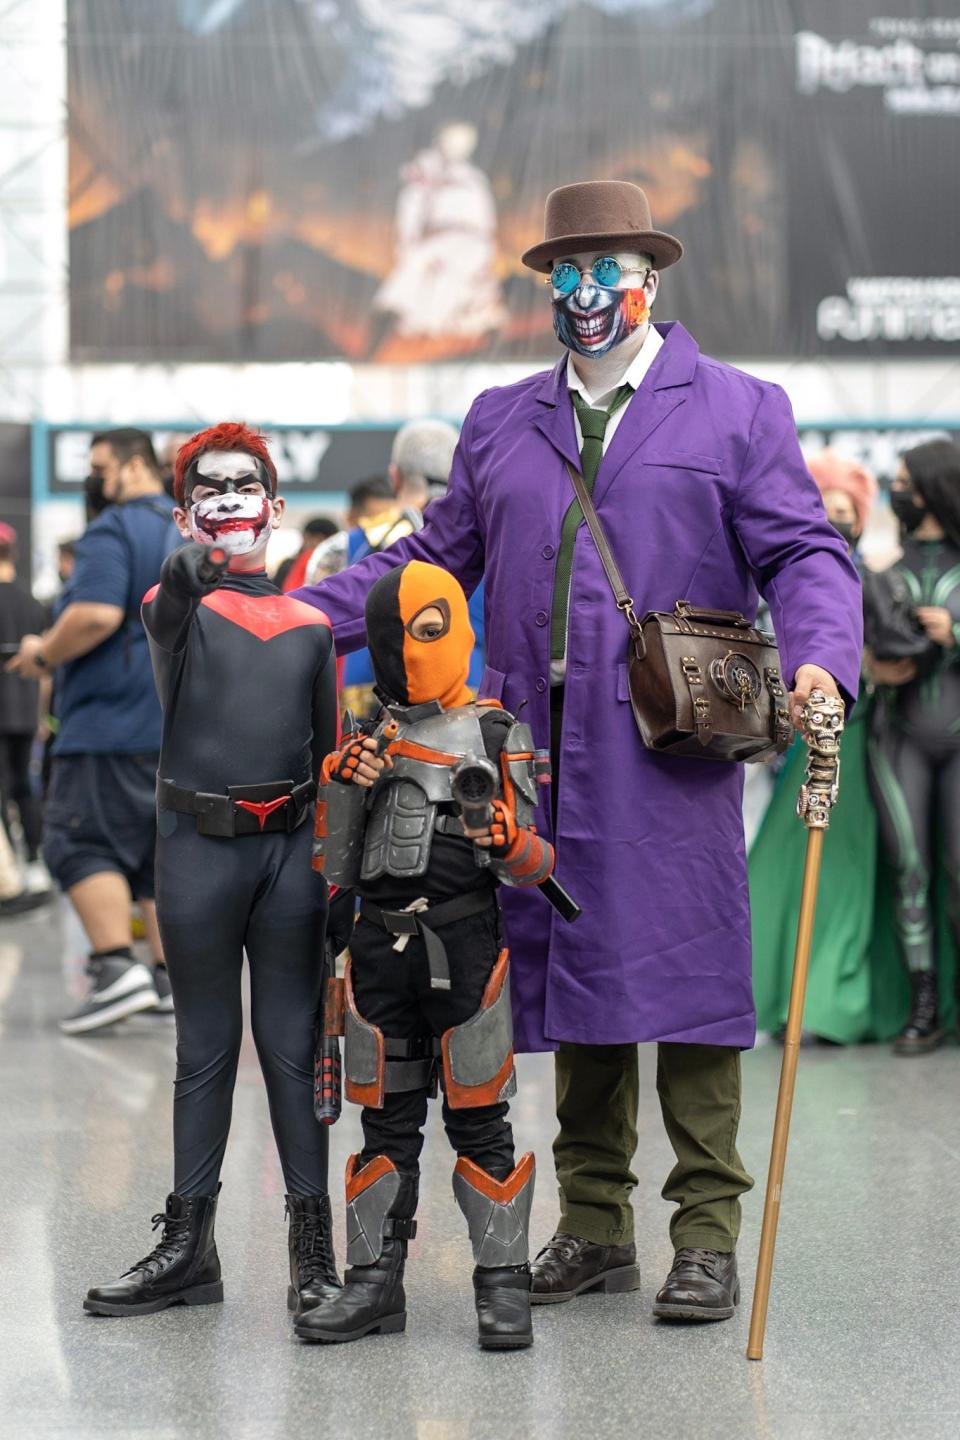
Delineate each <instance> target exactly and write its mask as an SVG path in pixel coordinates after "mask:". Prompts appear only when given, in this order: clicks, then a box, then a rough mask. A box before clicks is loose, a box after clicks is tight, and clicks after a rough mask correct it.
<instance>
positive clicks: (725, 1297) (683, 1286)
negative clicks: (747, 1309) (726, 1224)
mask: <svg viewBox="0 0 960 1440" xmlns="http://www.w3.org/2000/svg"><path fill="white" fill-rule="evenodd" d="M739 1302H740V1281H739V1280H738V1279H737V1256H736V1252H735V1251H733V1250H731V1251H730V1253H729V1255H725V1254H723V1253H721V1252H720V1251H718V1250H695V1249H692V1248H690V1247H684V1248H682V1249H680V1250H678V1251H677V1253H676V1255H675V1256H674V1257H673V1268H672V1269H671V1271H670V1274H669V1275H668V1276H667V1278H666V1281H665V1282H664V1286H663V1289H662V1290H661V1291H660V1292H659V1294H658V1295H657V1298H656V1302H655V1303H654V1307H653V1313H654V1315H656V1316H657V1317H658V1318H659V1319H660V1320H729V1319H730V1317H731V1315H732V1314H733V1312H734V1309H735V1308H736V1306H737V1305H738V1304H739Z"/></svg>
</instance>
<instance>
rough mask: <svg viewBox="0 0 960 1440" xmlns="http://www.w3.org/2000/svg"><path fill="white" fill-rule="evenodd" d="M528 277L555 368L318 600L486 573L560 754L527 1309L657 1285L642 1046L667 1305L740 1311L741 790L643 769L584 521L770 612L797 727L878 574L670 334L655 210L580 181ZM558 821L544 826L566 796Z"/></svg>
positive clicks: (792, 459)
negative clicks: (439, 490) (557, 885)
mask: <svg viewBox="0 0 960 1440" xmlns="http://www.w3.org/2000/svg"><path fill="white" fill-rule="evenodd" d="M545 237H546V238H545V239H544V241H543V243H541V244H539V245H536V246H534V247H533V249H531V250H528V251H527V253H526V254H525V255H524V257H523V260H524V263H525V264H526V265H528V266H529V267H530V268H532V269H534V270H537V271H540V272H542V273H544V274H545V275H547V276H548V277H549V279H548V283H549V284H550V286H551V296H552V300H553V305H554V320H555V327H556V331H557V335H558V338H559V339H560V340H561V342H562V344H563V345H564V347H565V349H566V352H567V353H566V354H565V355H564V356H563V358H562V359H561V361H560V362H559V364H558V365H557V366H556V367H555V368H554V369H553V370H550V371H547V372H546V373H541V374H538V375H533V376H531V377H530V378H529V379H526V380H521V381H519V382H518V383H517V384H514V385H508V386H503V387H498V388H495V389H491V390H487V391H485V392H484V393H483V394H482V395H480V396H479V398H478V399H477V400H476V401H475V402H474V404H473V406H472V407H471V409H470V412H469V414H468V415H467V418H466V420H465V422H464V426H463V431H462V434H461V438H460V444H459V447H458V449H457V454H456V457H455V459H454V465H453V471H452V473H451V477H450V488H449V491H448V493H447V495H446V496H445V497H444V498H443V499H442V500H439V501H437V502H436V503H435V504H434V505H433V506H432V507H431V510H430V515H429V518H428V521H427V524H426V526H425V528H424V529H423V530H422V531H421V532H420V533H419V534H416V535H412V536H410V537H409V538H408V539H405V540H401V541H400V542H399V543H398V544H397V545H395V546H393V547H391V549H389V550H387V551H385V552H383V553H381V554H378V555H376V556H372V557H371V558H370V559H368V560H366V561H363V562H362V563H361V564H359V565H357V566H355V567H353V568H352V569H350V570H349V571H346V572H345V573H344V574H342V575H338V576H336V577H335V578H333V579H331V580H328V581H325V582H324V583H322V584H320V585H318V586H316V587H314V588H312V589H307V590H302V591H300V592H298V595H299V598H301V599H304V600H308V601H310V602H312V603H314V604H316V605H318V606H320V607H321V608H322V609H323V610H324V611H326V613H327V614H328V615H329V617H330V619H331V621H332V623H333V626H334V630H335V634H336V640H337V644H338V645H339V647H340V649H341V650H351V649H353V648H355V647H356V646H358V645H361V644H362V643H363V640H364V632H363V604H364V596H365V594H366V592H367V590H368V589H369V588H370V586H371V584H372V583H373V582H374V580H375V579H376V578H377V577H378V576H379V575H381V574H382V573H383V572H384V571H385V570H386V569H388V568H389V567H390V566H392V565H398V564H400V563H401V562H403V561H405V560H411V559H422V560H427V561H432V562H433V563H435V564H440V565H444V566H446V567H447V568H448V569H450V570H452V571H453V573H454V574H455V575H456V576H457V578H458V579H459V580H460V582H461V583H462V585H463V586H464V588H465V590H466V591H467V593H468V594H469V593H470V592H471V591H472V590H473V589H474V588H475V587H476V586H477V584H478V583H479V581H480V579H481V577H482V576H485V577H486V623H487V669H486V671H485V672H484V676H483V680H482V682H481V686H480V694H481V695H482V696H484V697H494V698H499V699H502V701H503V703H504V705H505V706H506V707H507V708H508V709H509V710H511V711H513V712H514V713H516V711H517V709H518V707H519V706H521V705H522V704H523V703H524V702H527V708H526V709H525V710H524V719H525V720H528V721H529V723H530V724H531V726H532V727H533V733H534V738H535V741H536V743H537V744H538V745H546V744H547V743H548V742H552V745H551V748H552V753H553V758H554V776H555V785H554V798H553V813H543V814H541V816H540V817H539V823H540V826H541V827H542V833H544V834H545V835H547V836H549V837H550V838H551V839H553V841H554V844H555V846H556V854H557V869H556V874H557V877H558V879H559V880H560V882H561V884H563V885H564V886H565V887H566V888H567V889H568V890H569V891H570V892H571V893H572V894H573V895H575V896H576V898H577V899H578V900H579V902H580V904H581V905H582V907H583V911H584V913H583V916H582V918H581V919H580V920H579V921H578V923H577V924H576V925H574V926H570V925H565V924H564V923H563V922H562V921H561V920H560V919H559V917H557V916H556V914H555V913H554V912H553V911H552V910H551V908H550V907H549V906H547V905H544V903H543V900H542V898H541V897H540V896H535V895H534V896H531V895H529V894H524V893H523V892H521V891H515V892H509V893H504V895H503V897H502V898H503V908H504V912H505V918H506V923H507V932H508V940H509V944H510V950H511V965H512V984H513V997H514V1011H515V1025H516V1041H517V1048H518V1049H527V1050H543V1049H556V1051H557V1056H556V1080H557V1114H558V1118H559V1121H560V1131H559V1134H558V1136H557V1139H556V1142H555V1145H554V1158H555V1162H556V1168H557V1176H558V1180H559V1184H560V1219H559V1223H558V1225H557V1232H556V1234H555V1235H554V1236H553V1238H552V1240H551V1241H550V1242H549V1243H548V1245H547V1246H546V1247H545V1248H544V1250H543V1251H541V1253H540V1255H539V1256H538V1258H537V1261H536V1262H535V1265H534V1279H533V1299H534V1300H535V1301H540V1302H541V1303H547V1302H556V1301H562V1300H569V1299H571V1298H573V1296H574V1295H578V1294H581V1293H583V1292H585V1291H587V1290H596V1289H599V1290H606V1291H610V1290H630V1289H634V1288H636V1286H637V1285H638V1284H639V1274H638V1271H637V1267H636V1251H635V1247H634V1241H633V1213H632V1209H631V1205H630V1194H631V1191H632V1190H633V1188H634V1186H635V1184H636V1177H635V1176H634V1175H633V1174H632V1172H631V1169H630V1164H631V1160H632V1157H633V1152H634V1150H635V1148H636V1142H637V1128H636V1121H637V1109H638V1102H639V1091H638V1079H637V1043H638V1042H640V1041H650V1040H655V1041H657V1042H658V1047H659V1051H658V1067H657V1089H658V1092H659V1097H660V1103H661V1109H662V1112H663V1119H664V1125H665V1127H666V1130H667V1134H668V1136H669V1139H670V1142H671V1144H672V1146H673V1148H674V1151H675V1154H676V1158H677V1163H676V1165H675V1167H674V1169H673V1170H672V1171H671V1173H670V1175H669V1177H668V1179H667V1182H666V1185H665V1187H664V1191H663V1194H664V1198H665V1199H667V1200H671V1201H673V1202H675V1203H676V1205H677V1209H676V1211H675V1213H674V1215H673V1217H672V1220H671V1238H672V1240H673V1244H674V1247H675V1250H676V1257H675V1261H674V1265H673V1268H672V1269H671V1271H670V1274H669V1276H668V1277H667V1281H666V1283H665V1285H664V1286H663V1288H662V1289H661V1290H660V1292H659V1294H658V1296H657V1300H656V1304H655V1306H654V1313H655V1314H657V1315H659V1316H662V1317H664V1318H674V1319H691V1320H694V1319H725V1318H727V1317H729V1316H730V1315H732V1314H733V1310H734V1306H735V1304H736V1302H737V1299H738V1296H739V1284H738V1281H737V1269H736V1254H735V1248H736V1241H737V1235H738V1231H739V1223H740V1198H739V1197H740V1196H741V1195H742V1194H743V1193H744V1192H745V1191H746V1190H748V1189H749V1188H750V1186H751V1184H752V1181H751V1179H750V1176H749V1175H748V1174H747V1173H746V1172H745V1170H744V1168H743V1165H742V1162H741V1160H740V1157H739V1155H738V1154H737V1148H736V1137H737V1126H738V1122H739V1117H740V1051H741V1049H744V1048H746V1047H749V1046H751V1045H752V1044H753V1040H754V1034H755V1024H754V1010H753V997H752V994H751V985H750V923H749V908H748V896H747V871H746V862H745V856H744V843H743V825H742V819H741V808H740V801H741V788H742V775H741V772H740V769H739V767H738V766H736V765H733V764H730V763H726V762H719V761H707V760H689V759H677V758H670V757H668V756H661V755H657V754H654V753H653V752H651V751H649V750H645V749H644V748H643V746H642V744H641V741H640V738H639V735H638V734H637V730H636V726H635V723H634V720H633V716H632V712H631V707H630V703H629V690H628V685H627V667H626V663H625V660H626V641H627V627H626V623H625V621H624V618H623V616H622V615H621V614H620V613H619V612H618V610H617V609H616V607H615V605H614V601H613V597H612V595H611V593H610V589H609V586H608V583H607V580H606V577H605V575H604V571H603V568H602V565H601V562H600V557H599V555H598V553H597V551H596V548H595V546H594V543H593V540H592V538H591V536H590V534H589V531H588V530H587V527H586V525H585V524H584V523H582V515H581V513H580V510H579V505H576V504H575V502H574V504H572V503H571V502H572V501H573V499H574V497H573V491H572V487H571V484H570V479H569V475H568V473H567V470H566V463H567V462H569V463H570V464H572V465H575V466H578V467H579V468H580V470H581V472H582V474H583V475H584V478H585V480H586V482H587V485H588V487H589V488H591V489H592V495H593V500H594V503H595V505H596V508H597V511H598V513H599V515H600V519H601V521H602V523H603V525H604V528H605V529H606V531H607V534H608V535H609V536H610V537H611V543H612V545H613V549H614V552H615V555H616V558H617V561H618V563H619V565H620V569H621V570H622V572H623V576H624V580H625V583H626V585H627V588H628V590H629V591H630V593H631V595H632V596H633V597H634V606H635V609H636V611H637V613H638V614H641V615H642V614H643V613H644V611H646V610H672V609H673V607H674V604H675V602H676V601H677V599H678V598H680V597H684V598H689V599H690V600H691V601H693V602H694V603H696V604H698V605H701V606H704V607H709V608H712V609H722V610H739V611H742V612H743V613H744V614H746V615H748V616H752V615H753V614H754V613H755V609H756V604H757V592H758V590H759V591H761V592H762V593H763V595H764V596H765V597H766V599H767V601H768V602H769V605H770V608H771V611H772V614H773V619H774V624H775V626H776V631H777V636H778V639H779V643H780V647H781V657H782V661H783V667H784V674H785V675H786V676H787V677H788V678H789V679H790V680H791V682H792V685H793V695H792V705H793V713H794V717H795V718H796V716H797V715H798V714H799V707H800V705H802V704H803V702H804V701H805V700H806V698H807V697H808V696H809V694H810V691H811V689H813V688H814V686H819V687H820V688H821V689H822V690H824V691H825V692H826V693H827V694H830V695H836V694H837V693H838V685H839V690H840V693H842V695H843V696H844V698H845V699H846V700H847V702H848V703H849V702H851V701H852V700H853V699H854V697H855V695H856V690H857V684H858V678H859V667H860V649H861V608H860V593H859V582H858V579H857V575H856V572H855V570H854V567H853V565H852V564H851V562H850V560H849V558H848V556H847V554H846V550H845V548H844V546H843V543H842V541H841V540H840V537H839V536H838V535H837V533H836V531H834V530H833V529H832V527H831V526H830V525H829V524H828V523H827V520H826V517H825V515H824V511H823V506H822V504H821V502H820V497H819V494H818V492H817V488H816V486H815V485H814V483H813V481H812V479H811V478H810V476H809V474H808V473H807V470H806V467H805V466H804V463H803V460H802V457H801V454H800V449H799V446H798V443H797V436H796V430H795V427H794V422H793V416H792V413H791V410H790V404H789V402H788V400H787V397H786V395H785V394H784V393H783V391H782V390H780V389H779V388H778V387H777V386H775V385H769V384H766V383H764V382H763V381H760V380H756V379H754V378H753V377H752V376H749V375H746V374H743V373H741V372H739V371H737V370H734V369H732V368H731V367H729V366H727V365H722V364H720V363H718V362H717V361H715V360H710V359H707V358H706V357H704V356H702V355H701V354H700V352H699V350H698V348H697V345H696V343H695V341H694V340H693V339H692V337H691V336H690V335H689V334H688V333H687V332H686V330H684V329H683V327H682V326H681V325H679V324H676V323H673V324H668V325H659V326H656V327H654V326H653V325H652V324H651V323H650V318H649V311H650V307H651V305H652V304H653V301H654V299H655V297H656V293H657V286H658V271H659V270H662V269H664V268H666V266H668V265H671V264H673V263H675V262H676V261H677V260H679V259H680V257H681V254H682V248H681V246H680V244H679V242H678V241H677V240H675V239H674V238H673V237H672V236H669V235H665V234H663V233H662V232H660V231H657V230H654V229H653V227H652V223H651V219H650V210H649V206H648V204H647V199H646V196H645V195H644V193H643V191H642V190H640V189H638V188H637V187H636V186H634V185H629V184H626V183H620V182H590V183H586V184H580V185H568V186H565V187H563V188H562V189H560V190H556V191H554V192H553V193H552V194H551V195H550V196H549V198H548V200H547V207H546V222H545ZM548 809H549V807H548Z"/></svg>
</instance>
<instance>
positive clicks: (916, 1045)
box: [893, 970, 947, 1055]
mask: <svg viewBox="0 0 960 1440" xmlns="http://www.w3.org/2000/svg"><path fill="white" fill-rule="evenodd" d="M937 999H938V996H937V972H936V971H935V970H913V971H911V973H910V1014H909V1016H908V1018H907V1023H906V1025H904V1027H903V1029H902V1030H901V1031H900V1034H899V1035H898V1036H897V1038H896V1040H894V1042H893V1053H894V1055H929V1053H930V1051H931V1050H937V1049H939V1047H940V1046H941V1045H942V1044H943V1042H944V1040H945V1039H946V1038H947V1037H946V1035H945V1034H944V1032H943V1031H942V1030H941V1029H940V1022H939V1020H938V1018H937Z"/></svg>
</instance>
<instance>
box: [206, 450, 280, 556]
mask: <svg viewBox="0 0 960 1440" xmlns="http://www.w3.org/2000/svg"><path fill="white" fill-rule="evenodd" d="M262 474H263V472H262V470H261V467H260V464H259V462H258V460H257V459H256V457H255V456H253V455H248V454H247V453H246V451H244V450H208V451H206V452H205V453H204V454H203V455H201V456H200V458H199V460H198V461H197V463H196V466H195V467H193V469H192V472H191V475H190V476H189V478H188V484H189V486H190V507H189V516H190V534H191V535H192V536H193V538H194V540H196V541H197V542H198V543H199V544H201V545H218V546H220V547H221V548H222V549H224V550H226V551H227V552H228V554H230V555H249V554H251V553H252V552H254V551H256V550H259V549H263V548H266V544H267V541H268V540H269V539H270V531H271V528H272V527H271V524H270V522H271V520H272V519H273V500H272V498H271V496H270V495H269V494H267V491H266V487H265V486H264V483H263V478H262ZM194 497H199V498H194Z"/></svg>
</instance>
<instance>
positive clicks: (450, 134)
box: [373, 121, 506, 336]
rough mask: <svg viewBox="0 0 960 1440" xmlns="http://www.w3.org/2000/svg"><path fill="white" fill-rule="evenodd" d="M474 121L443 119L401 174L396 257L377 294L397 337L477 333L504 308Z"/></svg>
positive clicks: (493, 323) (492, 324)
mask: <svg viewBox="0 0 960 1440" xmlns="http://www.w3.org/2000/svg"><path fill="white" fill-rule="evenodd" d="M476 145H477V131H476V128H475V126H473V125H469V124H467V123H465V122H460V121H458V122H456V123H454V124H450V125H444V126H443V128H442V129H441V130H439V131H438V132H437V135H436V137H435V138H434V142H433V145H432V146H431V147H430V148H429V149H427V150H421V152H420V153H419V155H417V156H416V158H415V159H414V160H412V161H411V162H410V163H409V164H408V165H405V166H404V167H403V169H402V170H401V172H400V178H401V181H402V185H401V189H400V194H399V196H398V199H397V217H396V245H397V252H396V259H395V262H394V266H393V269H392V270H391V272H390V274H389V275H388V276H387V278H386V280H385V281H384V282H383V284H382V286H381V287H380V289H379V290H378V291H377V294H376V296H375V297H374V302H373V303H374V306H375V308H376V309H378V310H380V311H383V312H385V313H387V314H389V315H391V316H393V319H394V324H395V327H396V333H397V334H398V335H402V336H440V335H451V336H479V335H483V334H485V333H486V332H487V331H489V330H494V329H496V328H497V327H498V326H500V325H501V324H502V323H503V321H504V320H505V318H506V310H505V307H504V304H503V299H502V295H501V291H500V283H499V281H498V279H497V274H496V256H497V244H496V240H497V214H496V208H495V206H494V201H493V192H492V190H491V188H490V181H489V180H488V179H487V177H486V175H485V174H484V173H483V171H482V170H480V169H478V168H477V166H476V165H474V164H473V163H472V162H471V158H470V157H471V156H472V155H473V152H474V150H475V149H476Z"/></svg>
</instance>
